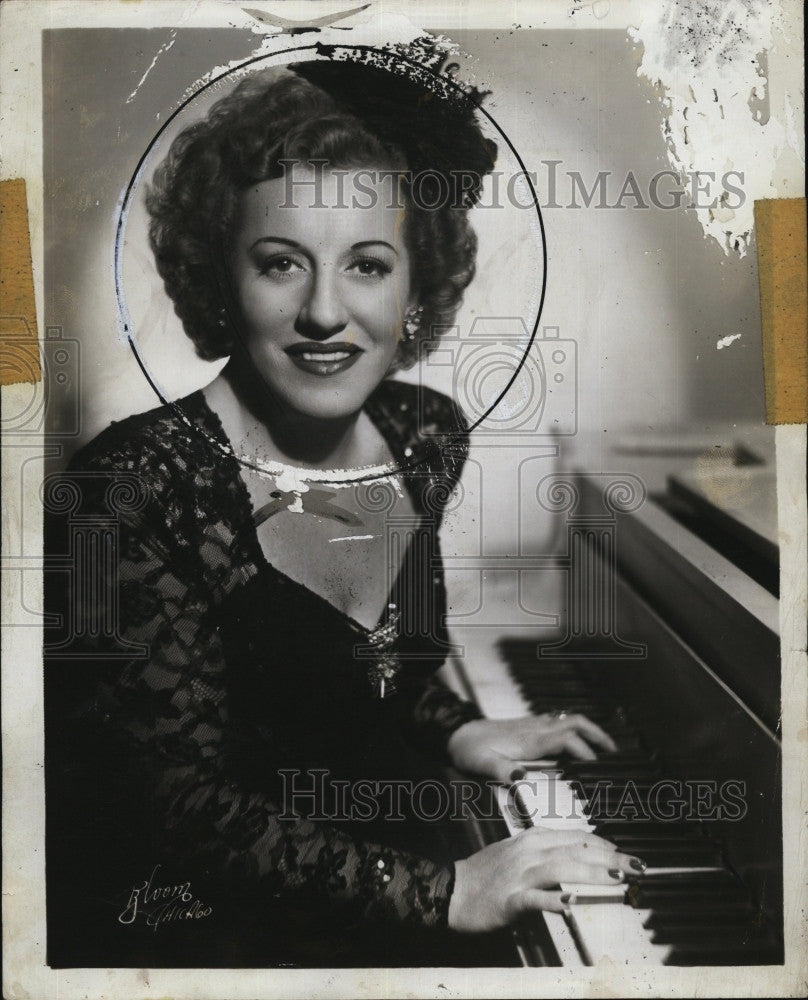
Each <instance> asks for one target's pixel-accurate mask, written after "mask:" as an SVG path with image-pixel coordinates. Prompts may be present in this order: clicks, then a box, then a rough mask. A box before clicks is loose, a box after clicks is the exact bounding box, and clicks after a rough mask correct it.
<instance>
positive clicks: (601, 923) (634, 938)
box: [567, 903, 670, 965]
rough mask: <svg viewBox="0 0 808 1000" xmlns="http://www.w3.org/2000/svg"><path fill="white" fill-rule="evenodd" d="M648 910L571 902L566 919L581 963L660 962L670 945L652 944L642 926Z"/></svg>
mask: <svg viewBox="0 0 808 1000" xmlns="http://www.w3.org/2000/svg"><path fill="white" fill-rule="evenodd" d="M648 913H649V911H648V910H635V909H633V908H632V907H630V906H625V905H623V904H620V905H617V906H604V905H603V904H600V903H592V904H573V905H572V906H571V907H570V909H569V916H568V918H567V920H568V923H569V924H570V925H571V928H572V930H573V933H574V935H575V938H576V941H577V942H578V945H579V947H580V948H581V951H582V957H583V961H584V964H585V965H597V964H598V962H600V961H601V960H603V959H608V960H609V961H611V962H617V963H619V964H621V965H663V964H664V962H665V959H666V957H667V956H668V954H669V953H670V947H669V946H668V945H658V944H652V943H651V940H650V935H649V932H648V931H647V930H646V929H645V928H644V927H643V921H644V920H645V919H646V918H647V917H648Z"/></svg>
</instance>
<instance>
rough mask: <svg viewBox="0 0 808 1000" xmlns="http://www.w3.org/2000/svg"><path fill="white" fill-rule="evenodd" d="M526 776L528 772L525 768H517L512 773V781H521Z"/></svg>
mask: <svg viewBox="0 0 808 1000" xmlns="http://www.w3.org/2000/svg"><path fill="white" fill-rule="evenodd" d="M526 774H527V771H526V770H525V769H524V768H523V767H515V768H514V769H513V770H512V771H511V781H521V780H522V778H524V776H525V775H526Z"/></svg>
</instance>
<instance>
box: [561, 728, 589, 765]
mask: <svg viewBox="0 0 808 1000" xmlns="http://www.w3.org/2000/svg"><path fill="white" fill-rule="evenodd" d="M562 746H563V748H564V749H565V750H566V751H567V753H568V754H570V755H571V756H573V757H577V758H578V760H597V754H596V753H595V751H594V750H593V749H592V747H590V745H589V744H588V743H587V742H586V740H583V739H581V737H580V736H579V735H578V734H577V733H575V732H573V731H572V730H570V731H569V732H568V733H565V735H564V737H563V739H562Z"/></svg>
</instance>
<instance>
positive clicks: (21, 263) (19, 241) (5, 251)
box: [0, 178, 42, 385]
mask: <svg viewBox="0 0 808 1000" xmlns="http://www.w3.org/2000/svg"><path fill="white" fill-rule="evenodd" d="M41 378H42V373H41V371H40V368H39V344H38V342H37V327H36V302H35V300H34V275H33V272H32V269H31V241H30V239H29V236H28V203H27V201H26V197H25V181H24V180H23V179H22V178H18V179H14V180H9V181H0V385H15V384H16V383H18V382H39V381H40V379H41Z"/></svg>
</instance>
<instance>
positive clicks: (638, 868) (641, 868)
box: [629, 858, 648, 872]
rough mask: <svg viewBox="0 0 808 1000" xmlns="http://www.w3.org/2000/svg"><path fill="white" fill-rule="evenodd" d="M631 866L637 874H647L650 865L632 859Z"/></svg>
mask: <svg viewBox="0 0 808 1000" xmlns="http://www.w3.org/2000/svg"><path fill="white" fill-rule="evenodd" d="M629 865H630V866H631V867H632V868H633V869H634V871H635V872H645V871H646V870H647V869H648V865H647V864H646V863H645V862H644V861H640V859H639V858H632V859H631V860H630V861H629Z"/></svg>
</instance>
